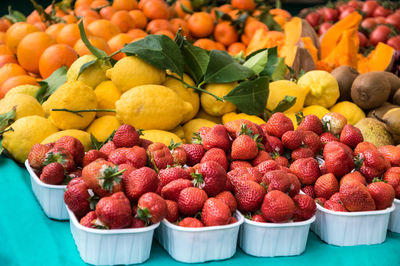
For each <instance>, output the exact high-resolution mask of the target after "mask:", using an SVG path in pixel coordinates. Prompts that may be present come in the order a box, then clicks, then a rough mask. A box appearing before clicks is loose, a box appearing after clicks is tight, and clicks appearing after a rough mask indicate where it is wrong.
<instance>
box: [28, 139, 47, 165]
mask: <svg viewBox="0 0 400 266" xmlns="http://www.w3.org/2000/svg"><path fill="white" fill-rule="evenodd" d="M50 149H51V148H50V147H49V146H46V145H43V144H35V145H33V146H32V148H31V150H30V152H29V154H28V162H29V165H30V166H31V167H32V168H34V169H41V168H42V166H43V163H44V160H45V159H46V154H47V152H48V151H49V150H50Z"/></svg>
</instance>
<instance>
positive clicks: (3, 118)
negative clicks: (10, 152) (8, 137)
mask: <svg viewBox="0 0 400 266" xmlns="http://www.w3.org/2000/svg"><path fill="white" fill-rule="evenodd" d="M16 110H17V106H14V107H13V108H12V109H11V110H10V111H8V112H7V113H4V114H1V115H0V131H3V130H4V129H6V128H7V127H8V126H9V125H10V124H11V122H12V121H14V119H15V114H16V112H15V111H16ZM0 154H1V153H0Z"/></svg>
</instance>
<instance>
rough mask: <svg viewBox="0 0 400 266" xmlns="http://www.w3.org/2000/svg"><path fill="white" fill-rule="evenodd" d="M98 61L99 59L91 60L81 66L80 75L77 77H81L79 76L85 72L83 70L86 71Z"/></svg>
mask: <svg viewBox="0 0 400 266" xmlns="http://www.w3.org/2000/svg"><path fill="white" fill-rule="evenodd" d="M97 61H98V59H96V60H92V61H89V62H87V63H84V64H83V65H82V66H81V68H80V69H79V73H78V77H76V79H78V78H79V76H80V75H81V74H82V73H83V71H85V70H86V69H88V68H89V67H90V66H92V65H94V64H96V62H97Z"/></svg>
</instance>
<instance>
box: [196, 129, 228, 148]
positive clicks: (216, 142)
mask: <svg viewBox="0 0 400 266" xmlns="http://www.w3.org/2000/svg"><path fill="white" fill-rule="evenodd" d="M203 147H204V149H206V150H210V149H211V148H220V149H222V150H224V151H225V152H227V151H228V150H229V148H230V147H231V141H230V139H229V135H228V131H227V130H226V128H225V127H224V126H223V125H215V126H213V127H212V128H211V129H210V130H209V131H208V132H207V133H206V134H205V135H204V137H203Z"/></svg>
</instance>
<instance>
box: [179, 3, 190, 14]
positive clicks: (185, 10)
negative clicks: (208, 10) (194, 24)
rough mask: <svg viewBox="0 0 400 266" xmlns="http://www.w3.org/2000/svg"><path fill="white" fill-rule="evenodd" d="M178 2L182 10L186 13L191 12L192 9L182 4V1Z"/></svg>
mask: <svg viewBox="0 0 400 266" xmlns="http://www.w3.org/2000/svg"><path fill="white" fill-rule="evenodd" d="M180 4H181V9H182V11H183V12H185V13H188V14H193V11H192V10H190V9H189V8H187V7H186V6H185V5H184V4H182V3H180Z"/></svg>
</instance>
